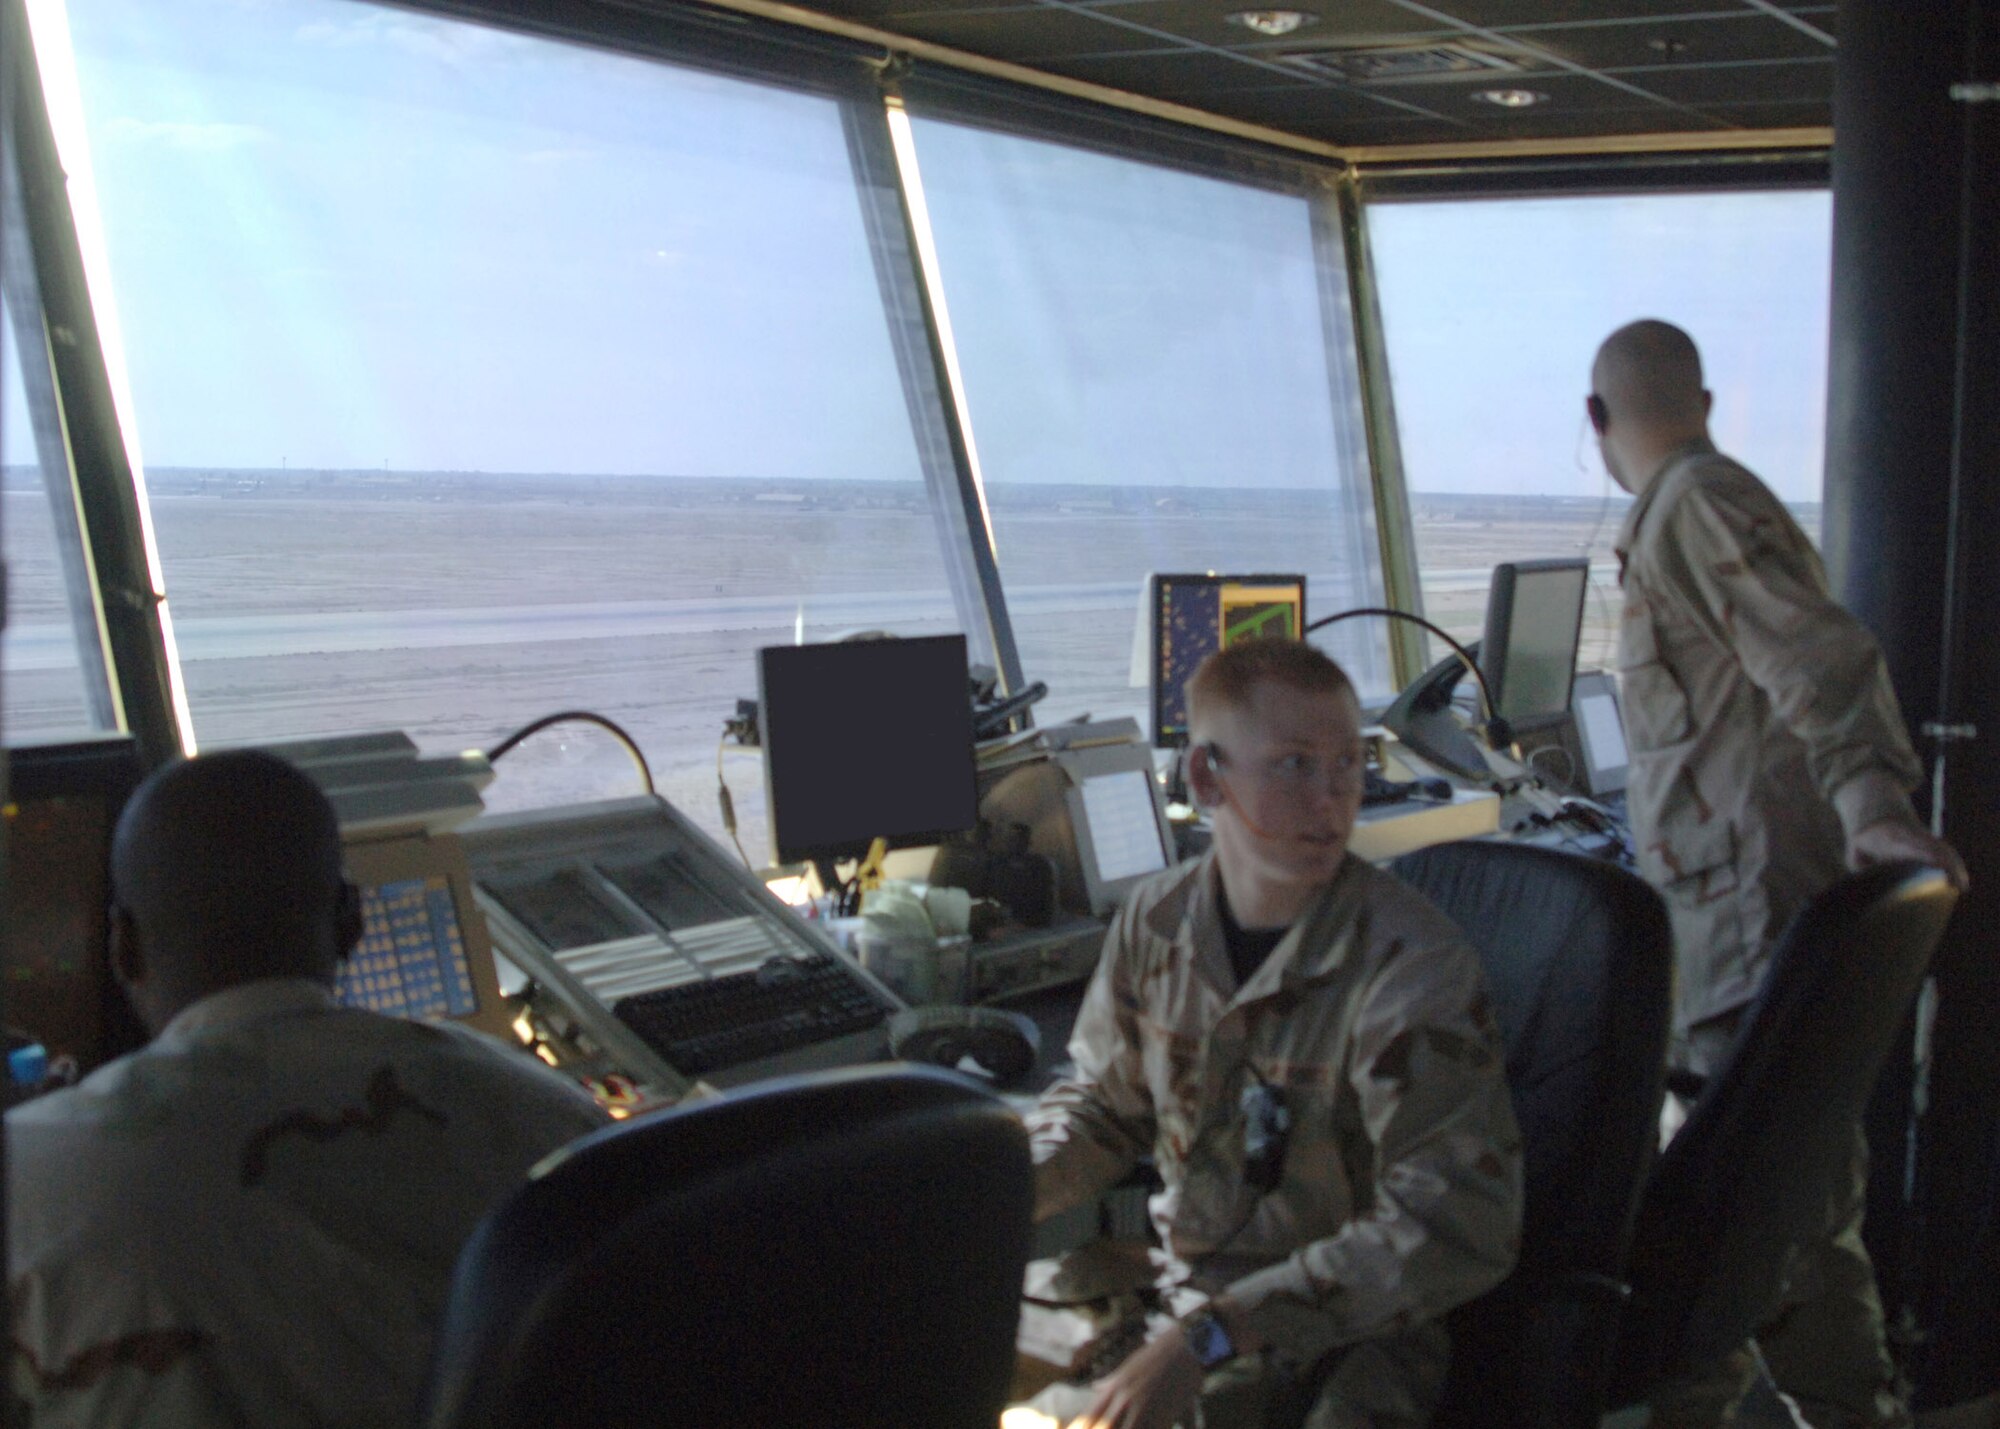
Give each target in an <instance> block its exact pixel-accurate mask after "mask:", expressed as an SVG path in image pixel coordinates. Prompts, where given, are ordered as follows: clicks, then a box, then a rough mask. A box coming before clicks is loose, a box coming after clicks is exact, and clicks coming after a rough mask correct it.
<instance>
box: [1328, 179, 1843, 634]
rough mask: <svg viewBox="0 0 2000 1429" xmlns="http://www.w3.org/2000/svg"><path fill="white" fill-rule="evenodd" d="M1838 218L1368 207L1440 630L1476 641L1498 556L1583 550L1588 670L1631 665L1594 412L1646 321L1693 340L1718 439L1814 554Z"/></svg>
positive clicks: (1641, 206) (1824, 206) (1764, 205)
mask: <svg viewBox="0 0 2000 1429" xmlns="http://www.w3.org/2000/svg"><path fill="white" fill-rule="evenodd" d="M1831 225H1832V205H1831V199H1830V197H1829V195H1827V194H1826V193H1825V192H1806V191H1801V192H1784V193H1710V194H1680V195H1645V196H1631V195H1626V196H1618V197H1589V198H1557V199H1506V200H1479V201H1465V202H1423V203H1414V202H1413V203H1383V204H1376V205H1373V206H1371V207H1370V208H1369V210H1368V232H1369V242H1370V248H1371V251H1372V253H1373V257H1374V261H1375V267H1376V276H1377V283H1378V290H1379V293H1380V299H1381V306H1382V321H1383V326H1384V329H1385V332H1386V336H1387V339H1388V349H1389V366H1390V375H1391V379H1392V386H1393V392H1394V397H1395V406H1396V419H1397V427H1398V431H1399V434H1400V437H1401V441H1402V450H1403V464H1404V469H1405V472H1406V475H1407V479H1408V484H1409V489H1410V507H1411V514H1412V517H1413V519H1414V522H1415V526H1416V537H1417V554H1418V559H1419V564H1420V566H1421V569H1422V574H1423V594H1424V606H1425V610H1426V612H1427V613H1428V614H1429V615H1430V616H1431V618H1432V619H1434V620H1437V621H1438V622H1439V623H1440V624H1441V625H1443V626H1444V627H1445V628H1446V629H1448V630H1450V631H1451V632H1452V633H1453V634H1454V635H1457V636H1459V637H1460V638H1462V639H1472V638H1476V637H1477V636H1478V635H1479V634H1480V631H1481V628H1482V625H1483V622H1484V619H1485V610H1486V592H1487V582H1488V577H1489V574H1490V572H1491V570H1492V568H1493V566H1494V565H1495V564H1496V563H1498V562H1501V561H1512V560H1531V559H1536V558H1540V557H1548V556H1574V555H1579V554H1583V553H1586V552H1587V553H1588V554H1589V556H1590V558H1591V562H1592V581H1591V593H1590V596H1589V598H1588V601H1587V603H1586V606H1585V620H1584V641H1583V649H1582V652H1581V654H1580V655H1579V665H1580V666H1581V667H1582V668H1585V669H1589V668H1592V667H1596V666H1608V665H1610V664H1611V663H1613V658H1614V656H1613V645H1614V642H1615V639H1616V619H1617V565H1616V561H1615V559H1614V557H1613V556H1612V552H1611V546H1612V542H1613V540H1614V538H1615V537H1616V536H1617V534H1618V529H1619V524H1620V522H1621V521H1622V519H1623V517H1624V514H1625V510H1626V506H1627V501H1628V498H1627V497H1626V496H1625V494H1624V492H1623V491H1621V490H1620V489H1619V488H1618V487H1617V486H1616V484H1615V483H1613V482H1612V480H1611V478H1610V476H1609V475H1608V474H1607V473H1606V472H1605V470H1604V466H1603V463H1602V460H1601V458H1600V457H1599V455H1598V452H1597V444H1596V440H1595V438H1594V436H1593V434H1592V433H1591V431H1590V428H1589V426H1588V424H1587V422H1586V419H1585V416H1584V410H1583V399H1584V396H1585V394H1586V393H1588V392H1589V390H1590V365H1591V360H1592V358H1593V357H1594V356H1595V355H1596V351H1597V347H1598V344H1599V343H1601V342H1602V341H1603V340H1604V338H1605V337H1607V336H1608V335H1609V334H1610V333H1611V332H1612V331H1614V330H1615V329H1616V328H1618V327H1620V326H1622V325H1623V324H1625V323H1627V322H1630V321H1632V320H1634V319H1636V318H1642V317H1656V318H1664V319H1666V320H1668V321H1670V322H1673V323H1677V324H1678V325H1680V326H1681V327H1683V328H1685V329H1686V330H1687V331H1688V333H1689V334H1691V335H1692V336H1693V338H1694V340H1695V342H1696V344H1697V345H1698V346H1699V347H1700V349H1701V353H1702V358H1703V363H1704V368H1705V373H1706V377H1707V384H1708V387H1709V389H1710V390H1711V391H1712V392H1713V393H1714V394H1715V408H1714V415H1713V419H1712V430H1713V432H1714V435H1715V440H1716V443H1717V445H1718V446H1720V447H1721V449H1722V450H1723V451H1725V452H1728V453H1729V454H1730V455H1732V456H1734V457H1736V458H1737V459H1738V460H1739V461H1742V462H1743V463H1745V464H1746V465H1747V466H1749V467H1750V468H1751V469H1752V470H1753V471H1755V472H1757V473H1758V475H1760V476H1761V477H1763V479H1764V480H1765V481H1766V482H1767V483H1769V484H1770V486H1771V487H1772V489H1773V490H1775V491H1776V492H1777V493H1778V495H1779V496H1780V497H1781V498H1782V499H1783V500H1785V501H1786V502H1787V503H1788V504H1790V505H1791V507H1792V509H1793V511H1794V513H1795V514H1797V515H1798V517H1799V519H1800V521H1801V523H1802V524H1803V525H1804V527H1805V529H1806V532H1807V534H1809V535H1811V536H1812V537H1814V539H1817V538H1818V534H1819V521H1820V506H1819V503H1820V492H1821V484H1822V479H1823V468H1824V463H1825V428H1826V372H1827V324H1828V292H1829V283H1830V274H1831V243H1832V227H1831ZM1439 653H1442V652H1439Z"/></svg>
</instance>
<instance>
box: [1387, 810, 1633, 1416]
mask: <svg viewBox="0 0 2000 1429" xmlns="http://www.w3.org/2000/svg"><path fill="white" fill-rule="evenodd" d="M1391 867H1392V869H1393V871H1394V872H1395V873H1396V874H1397V876H1398V877H1400V878H1402V879H1403V880H1404V881H1405V882H1408V883H1411V884H1413V885H1415V886H1416V887H1417V888H1419V889H1421V890H1422V891H1423V892H1424V893H1425V894H1426V895H1428V896H1429V898H1430V899H1431V900H1432V901H1433V902H1434V903H1436V904H1437V905H1438V906H1439V907H1440V908H1442V909H1443V910H1444V911H1445V912H1446V913H1448V914H1450V915H1451V917H1452V918H1454V919H1455V920H1456V921H1457V922H1458V923H1459V925H1460V926H1461V927H1463V928H1464V929H1465V932H1466V935H1467V937H1468V938H1470V939H1471V941H1472V943H1473V946H1474V947H1475V948H1477V949H1478V951H1479V955H1480V961H1481V962H1482V963H1483V964H1484V966H1485V969H1486V980H1487V983H1488V985H1489V987H1490V988H1491V991H1492V994H1493V1000H1494V1004H1495V1010H1496V1012H1497V1014H1498V1017H1499V1021H1500V1028H1501V1032H1502V1034H1503V1036H1504V1037H1505V1039H1506V1045H1507V1086H1508V1090H1509V1092H1510V1093H1511V1094H1512V1097H1513V1102H1514V1115H1515V1118H1516V1119H1517V1120H1518V1121H1519V1122H1520V1126H1521V1137H1522V1156H1523V1160H1524V1162H1525V1168H1526V1205H1525V1208H1524V1216H1523V1224H1522V1237H1521V1257H1520V1261H1519V1263H1518V1264H1517V1265H1516V1267H1515V1269H1514V1272H1513V1273H1512V1274H1511V1275H1509V1276H1508V1278H1507V1279H1506V1280H1505V1281H1503V1282H1502V1283H1501V1284H1500V1285H1499V1286H1497V1287H1496V1288H1495V1289H1493V1290H1492V1291H1491V1292H1489V1293H1488V1294H1486V1295H1483V1296H1481V1297H1480V1298H1479V1299H1477V1300H1475V1301H1473V1302H1471V1303H1470V1304H1467V1305H1464V1306H1461V1307H1460V1308H1459V1309H1458V1310H1456V1311H1454V1312H1453V1313H1452V1315H1451V1316H1450V1318H1449V1320H1448V1325H1449V1328H1450V1331H1451V1337H1452V1355H1451V1375H1450V1379H1449V1380H1448V1382H1447V1384H1446V1389H1445V1398H1444V1402H1443V1404H1442V1405H1441V1406H1440V1408H1439V1411H1438V1414H1437V1416H1436V1417H1435V1419H1434V1420H1433V1424H1434V1425H1435V1426H1437V1429H1459V1426H1465V1427H1466V1429H1470V1426H1475V1425H1477V1426H1482V1429H1495V1426H1510V1425H1511V1426H1521V1429H1528V1426H1533V1429H1570V1426H1575V1429H1595V1426H1596V1425H1597V1423H1598V1420H1599V1418H1600V1417H1601V1416H1602V1414H1603V1408H1604V1403H1605V1400H1606V1397H1607V1394H1608V1390H1609V1379H1610V1373H1611V1364H1612V1351H1613V1336H1614V1334H1615V1329H1616V1324H1617V1312H1618V1307H1619V1304H1620V1302H1621V1301H1622V1298H1623V1295H1624V1285H1623V1282H1622V1278H1621V1277H1622V1275H1623V1271H1624V1265H1625V1255H1626V1247H1627V1241H1628V1238H1629V1236H1630V1233H1631V1227H1632V1216H1633V1209H1634V1207H1635V1205H1636V1203H1637V1201H1638V1195H1639V1187H1640V1184H1641V1183H1642V1181H1643V1179H1644V1177H1645V1174H1646V1168H1647V1166H1648V1165H1649V1164H1650V1163H1651V1159H1652V1153H1653V1147H1654V1146H1655V1144H1656V1143H1657V1140H1658V1135H1659V1133H1658V1124H1659V1110H1660V1099H1661V1096H1662V1068H1663V1066H1664V1064H1665V1061H1666V1045H1667V1032H1668V1025H1669V1022H1670V1020H1671V997H1672V968H1673V950H1672V937H1671V934H1670V933H1669V931H1668V927H1667V913H1666V908H1665V907H1664V906H1663V905H1662V904H1661V902H1660V897H1659V895H1658V894H1657V893H1655V892H1654V891H1653V890H1652V889H1651V888H1650V887H1648V886H1647V885H1646V884H1645V883H1644V882H1643V881H1642V880H1640V879H1638V878H1636V877H1634V876H1633V875H1632V874H1630V873H1627V872H1626V871H1625V870H1623V869H1621V868H1618V867H1616V866H1614V865H1612V864H1608V863H1603V862H1599V861H1597V860H1594V859H1588V858H1582V857H1578V856H1576V855H1573V854H1567V853H1560V852H1557V851H1555V850H1552V849H1543V848H1532V847H1528V846H1525V845H1520V844H1507V843H1497V842H1467V843H1453V844H1441V845H1438V846H1436V847H1434V848H1427V849H1422V850H1420V851H1418V852H1416V853H1412V854H1407V855H1405V856H1404V857H1402V858H1399V859H1397V860H1396V861H1395V863H1394V864H1392V865H1391Z"/></svg>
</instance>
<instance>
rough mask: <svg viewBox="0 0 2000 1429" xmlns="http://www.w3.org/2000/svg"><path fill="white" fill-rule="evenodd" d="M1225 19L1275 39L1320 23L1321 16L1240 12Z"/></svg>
mask: <svg viewBox="0 0 2000 1429" xmlns="http://www.w3.org/2000/svg"><path fill="white" fill-rule="evenodd" d="M1223 18H1224V19H1226V20H1228V21H1229V23H1230V24H1232V25H1241V26H1242V27H1243V28H1244V29H1246V30H1255V31H1256V32H1257V33H1258V34H1260V35H1270V36H1272V37H1273V38H1275V37H1277V36H1279V35H1289V34H1291V32H1292V31H1294V30H1302V29H1304V28H1305V27H1306V26H1307V25H1317V24H1318V23H1319V16H1317V15H1315V14H1313V12H1312V11H1310V10H1238V11H1236V12H1235V13H1234V14H1232V15H1225V16H1224V17H1223Z"/></svg>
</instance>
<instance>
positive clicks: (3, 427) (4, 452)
mask: <svg viewBox="0 0 2000 1429" xmlns="http://www.w3.org/2000/svg"><path fill="white" fill-rule="evenodd" d="M13 317H14V315H13V314H12V313H0V366H4V376H0V381H4V383H5V386H4V397H0V402H4V405H0V551H4V553H5V556H6V562H7V628H6V630H5V632H4V633H0V736H4V738H5V741H6V743H7V744H8V745H10V746H11V745H22V744H46V743H51V742H55V741H59V740H66V739H77V738H81V737H84V736H87V735H90V734H93V733H97V732H99V731H101V730H103V729H106V728H108V727H110V724H111V721H110V720H109V719H105V718H102V717H100V715H99V714H98V713H96V712H95V711H103V712H104V713H105V714H108V713H109V707H108V703H107V701H108V698H109V696H108V693H107V692H105V691H104V690H103V689H101V688H100V690H99V692H98V698H97V699H96V700H95V701H93V700H92V699H91V698H90V695H89V685H88V683H87V681H88V680H89V679H98V678H101V676H100V674H99V672H101V670H102V663H101V660H100V659H99V658H98V657H97V649H96V647H95V638H96V616H95V613H94V611H93V609H92V603H91V601H90V600H89V597H88V594H87V591H88V586H87V584H85V583H82V582H80V581H79V582H78V583H76V584H75V585H74V586H73V585H72V583H71V574H72V572H73V571H81V569H82V566H83V549H82V546H81V543H80V537H79V536H78V535H77V534H76V533H77V530H78V528H77V527H76V524H75V522H76V506H75V502H74V500H73V498H72V496H71V492H70V486H69V478H68V474H67V472H64V471H60V470H59V471H58V473H57V480H56V482H55V489H54V490H53V491H51V489H50V484H49V483H48V482H46V481H45V480H44V479H43V470H42V462H41V456H40V453H39V451H38V449H37V447H36V443H35V432H34V423H33V417H32V414H31V412H30V410H29V407H28V401H27V396H26V392H25V389H24V385H23V383H22V380H21V354H20V352H19V350H18V349H17V348H16V346H15V341H14V329H13ZM86 632H88V636H89V638H90V639H91V640H92V642H93V647H92V649H91V651H90V658H88V659H84V658H79V650H80V648H81V647H80V642H81V641H82V640H83V639H85V638H86ZM86 666H87V667H88V668H89V669H90V671H91V672H92V674H91V675H90V676H86V674H85V669H86Z"/></svg>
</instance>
